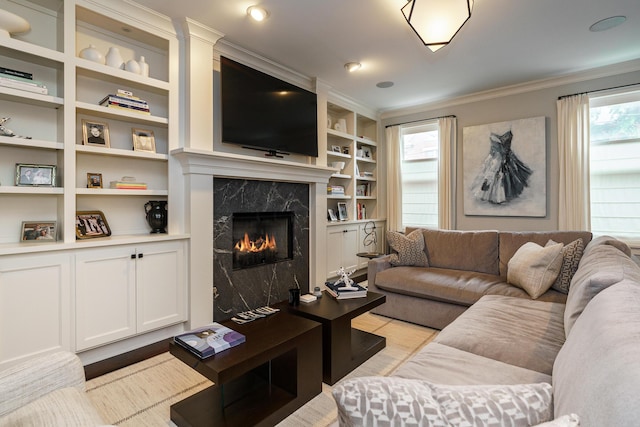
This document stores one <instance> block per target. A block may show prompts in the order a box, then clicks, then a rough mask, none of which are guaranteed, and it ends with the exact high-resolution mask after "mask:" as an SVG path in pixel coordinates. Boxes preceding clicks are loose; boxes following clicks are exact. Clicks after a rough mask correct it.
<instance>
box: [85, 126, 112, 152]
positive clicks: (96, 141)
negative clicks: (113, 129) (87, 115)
mask: <svg viewBox="0 0 640 427" xmlns="http://www.w3.org/2000/svg"><path fill="white" fill-rule="evenodd" d="M82 143H83V144H84V145H94V146H97V147H104V148H109V147H110V146H111V144H110V142H109V126H108V125H107V124H106V123H100V122H94V121H91V120H86V119H82Z"/></svg>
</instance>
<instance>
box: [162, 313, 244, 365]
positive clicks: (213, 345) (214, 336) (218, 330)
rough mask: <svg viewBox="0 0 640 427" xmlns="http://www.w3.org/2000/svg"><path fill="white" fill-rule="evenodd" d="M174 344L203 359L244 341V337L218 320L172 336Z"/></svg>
mask: <svg viewBox="0 0 640 427" xmlns="http://www.w3.org/2000/svg"><path fill="white" fill-rule="evenodd" d="M173 340H174V341H175V343H176V344H178V345H180V346H182V347H184V348H186V349H187V350H189V351H190V352H192V353H194V354H196V355H197V356H198V357H200V358H202V359H204V358H206V357H209V356H212V355H214V354H216V353H220V352H221V351H224V350H227V349H229V348H231V347H235V346H236V345H238V344H242V343H243V342H245V340H246V337H245V336H244V335H242V334H241V333H239V332H237V331H234V330H233V329H231V328H228V327H226V326H223V325H221V324H220V323H218V322H214V323H211V324H210V325H207V326H203V327H200V328H197V329H194V330H192V331H189V332H186V333H184V334H180V335H177V336H175V337H173Z"/></svg>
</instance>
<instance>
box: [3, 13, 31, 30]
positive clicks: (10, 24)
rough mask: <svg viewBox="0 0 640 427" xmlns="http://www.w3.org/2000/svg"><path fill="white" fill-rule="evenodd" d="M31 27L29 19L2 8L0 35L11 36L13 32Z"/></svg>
mask: <svg viewBox="0 0 640 427" xmlns="http://www.w3.org/2000/svg"><path fill="white" fill-rule="evenodd" d="M30 29H31V24H29V21H27V20H26V19H24V18H23V17H21V16H18V15H16V14H14V13H11V12H9V11H6V10H4V9H0V37H10V36H11V34H13V33H24V32H25V31H29V30H30Z"/></svg>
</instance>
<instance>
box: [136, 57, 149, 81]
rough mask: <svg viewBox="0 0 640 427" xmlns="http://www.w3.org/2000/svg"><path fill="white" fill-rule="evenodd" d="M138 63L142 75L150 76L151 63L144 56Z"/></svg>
mask: <svg viewBox="0 0 640 427" xmlns="http://www.w3.org/2000/svg"><path fill="white" fill-rule="evenodd" d="M138 65H140V75H141V76H145V77H149V64H148V63H147V61H146V60H145V59H144V56H141V57H140V60H139V61H138Z"/></svg>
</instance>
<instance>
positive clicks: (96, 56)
mask: <svg viewBox="0 0 640 427" xmlns="http://www.w3.org/2000/svg"><path fill="white" fill-rule="evenodd" d="M78 56H80V58H82V59H86V60H88V61H91V62H97V63H98V64H104V56H103V55H102V53H100V51H99V50H98V49H96V47H95V46H94V45H92V44H89V47H85V48H84V49H82V50H81V51H80V53H79V54H78Z"/></svg>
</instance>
